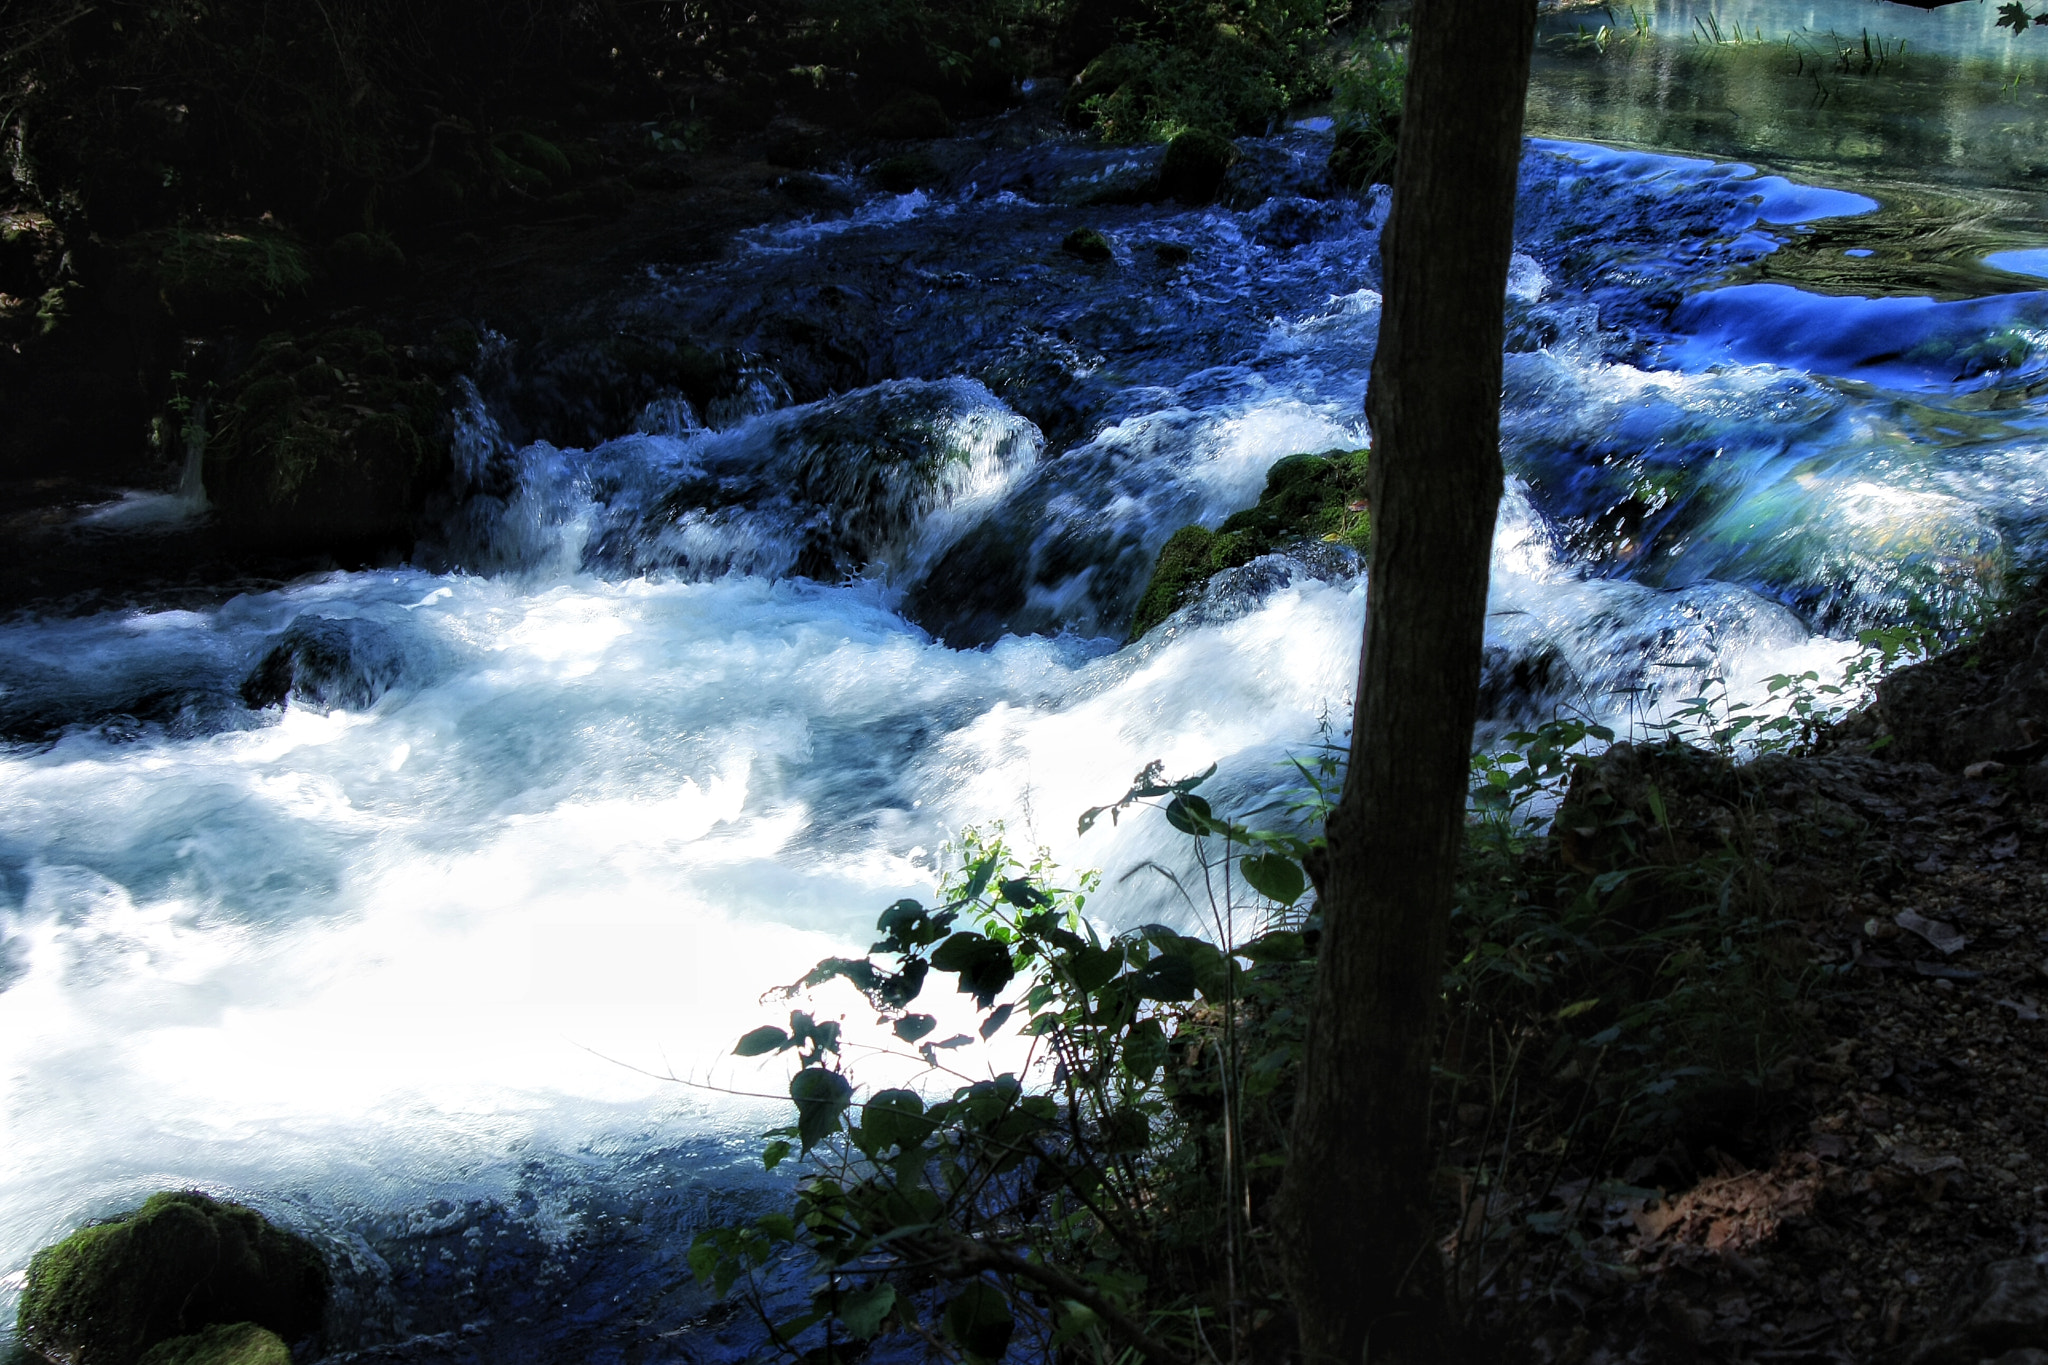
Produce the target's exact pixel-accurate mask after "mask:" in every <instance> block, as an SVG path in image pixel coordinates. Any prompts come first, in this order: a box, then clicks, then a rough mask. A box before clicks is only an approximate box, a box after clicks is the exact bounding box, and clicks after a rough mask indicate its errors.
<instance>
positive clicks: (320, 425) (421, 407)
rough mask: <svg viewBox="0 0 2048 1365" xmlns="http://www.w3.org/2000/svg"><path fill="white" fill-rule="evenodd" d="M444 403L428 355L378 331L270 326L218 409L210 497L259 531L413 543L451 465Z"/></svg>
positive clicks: (267, 536)
mask: <svg viewBox="0 0 2048 1365" xmlns="http://www.w3.org/2000/svg"><path fill="white" fill-rule="evenodd" d="M443 406H444V405H443V402H442V389H441V385H440V384H439V383H437V382H436V381H435V380H434V379H433V378H431V377H430V376H429V375H428V374H427V373H426V368H425V366H424V365H422V364H421V363H419V362H417V361H415V360H414V359H413V358H412V357H411V356H409V355H407V354H406V353H404V352H402V351H399V350H396V349H394V348H393V347H391V346H390V345H388V344H387V343H386V342H385V340H384V338H383V337H382V336H381V335H379V334H378V333H376V332H373V331H370V330H368V329H365V328H336V329H332V330H329V331H325V332H321V333H317V334H315V335H313V336H310V337H305V338H295V337H292V336H289V335H283V334H280V335H277V336H272V337H269V338H267V339H266V340H265V341H264V342H263V343H262V344H261V345H260V346H259V347H258V349H257V355H256V359H255V360H254V362H253V363H252V364H251V365H250V366H249V367H248V369H246V370H244V371H243V372H242V373H241V374H240V375H239V376H237V377H236V378H235V379H234V380H233V381H232V382H231V383H230V384H229V385H228V386H227V387H226V389H225V390H224V391H223V392H222V393H221V395H220V397H219V399H218V400H217V402H216V405H215V407H214V410H213V411H212V413H210V414H209V421H208V427H209V438H208V444H207V449H206V467H205V474H206V491H207V496H208V497H209V498H210V499H212V501H213V503H214V505H215V507H216V508H217V509H218V510H219V512H220V514H221V516H222V517H223V519H224V520H225V521H226V522H227V524H228V526H229V528H230V529H231V530H233V531H235V532H237V533H239V534H242V535H244V536H248V537H252V538H255V539H260V540H272V541H289V542H293V543H295V544H297V545H301V546H316V545H324V546H336V547H340V546H348V545H359V544H362V543H364V542H377V543H387V544H391V543H402V542H407V541H409V537H410V534H411V529H412V521H413V517H414V515H415V513H416V511H417V509H418V507H419V505H420V502H421V500H422V498H423V497H424V495H425V493H426V492H427V490H428V488H429V487H430V486H432V485H433V484H434V483H435V482H436V481H437V480H438V479H440V478H441V477H442V476H443V475H444V474H445V472H446V468H447V460H448V441H447V436H446V432H445V430H444V426H445V423H444V421H443V412H442V408H443Z"/></svg>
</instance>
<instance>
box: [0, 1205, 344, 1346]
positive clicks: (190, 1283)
mask: <svg viewBox="0 0 2048 1365" xmlns="http://www.w3.org/2000/svg"><path fill="white" fill-rule="evenodd" d="M327 1290H328V1272H327V1264H326V1262H325V1261H324V1260H323V1259H322V1258H321V1256H320V1253H319V1252H318V1251H317V1250H315V1249H314V1247H313V1244H312V1243H311V1242H308V1241H307V1240H306V1239H305V1238H303V1237H300V1236H298V1235H297V1234H295V1233H290V1232H286V1231H284V1230H283V1229H281V1228H276V1227H273V1226H271V1225H270V1223H268V1222H267V1221H265V1220H264V1218H263V1216H262V1215H261V1214H259V1213H257V1212H256V1211H255V1210H254V1209H249V1208H244V1207H242V1206H241V1205H239V1204H227V1203H222V1202H220V1201H218V1200H215V1199H212V1198H209V1197H208V1196H206V1195H204V1194H200V1193H198V1192H197V1191H189V1190H188V1191H167V1192H165V1193H162V1194H156V1195H152V1196H150V1198H149V1200H148V1201H147V1202H146V1203H144V1204H143V1205H142V1207H141V1208H139V1209H136V1210H134V1211H132V1212H129V1213H125V1214H122V1215H120V1216H119V1217H117V1218H113V1219H110V1220H109V1221H107V1222H104V1223H95V1224H93V1225H92V1226H90V1227H84V1228H80V1229H79V1230H78V1231H77V1232H74V1233H72V1234H71V1235H70V1236H69V1237H67V1238H65V1239H64V1240H63V1241H61V1242H59V1243H57V1244H56V1245H54V1246H48V1247H44V1248H43V1249H42V1250H41V1251H39V1252H37V1253H36V1255H35V1259H33V1260H32V1261H30V1262H29V1267H28V1281H27V1285H26V1287H25V1288H24V1289H23V1290H22V1296H21V1310H20V1319H19V1332H20V1337H21V1340H22V1342H23V1343H24V1344H25V1345H27V1346H28V1347H29V1348H31V1349H32V1350H34V1351H36V1352H38V1353H40V1354H41V1355H43V1356H45V1357H47V1358H48V1359H50V1360H52V1361H59V1362H63V1365H137V1362H139V1361H141V1360H142V1359H144V1358H145V1353H147V1357H146V1358H147V1359H148V1360H149V1362H150V1365H200V1362H202V1361H203V1362H207V1365H216V1363H218V1365H227V1362H230V1361H232V1362H234V1365H272V1362H274V1361H275V1360H276V1356H275V1355H274V1354H264V1353H262V1347H263V1343H262V1342H261V1340H260V1339H259V1338H256V1337H254V1336H253V1335H252V1334H251V1333H249V1332H248V1331H247V1330H246V1329H248V1328H251V1327H254V1328H256V1329H259V1330H261V1331H263V1332H264V1333H266V1334H273V1333H274V1334H275V1335H274V1336H273V1337H272V1340H277V1339H278V1338H282V1339H283V1340H286V1341H297V1340H300V1339H302V1338H304V1337H308V1336H311V1335H313V1334H314V1333H315V1332H317V1331H318V1330H319V1328H320V1322H321V1315H322V1313H323V1311H324V1310H325V1308H326V1303H327ZM221 1324H236V1325H237V1326H236V1327H234V1328H231V1329H230V1331H229V1332H227V1333H220V1334H215V1335H214V1336H213V1337H212V1338H211V1343H210V1349H211V1350H212V1352H213V1353H211V1354H203V1355H202V1354H197V1353H196V1352H197V1350H198V1343H196V1342H195V1344H194V1346H192V1347H190V1348H179V1349H177V1350H176V1351H173V1352H170V1353H167V1354H166V1353H163V1352H160V1351H153V1350H152V1349H151V1348H152V1347H159V1346H160V1345H161V1344H163V1343H169V1342H171V1341H173V1340H174V1339H178V1338H190V1337H192V1336H193V1334H196V1333H202V1332H204V1330H205V1329H206V1328H209V1327H214V1326H216V1325H221ZM229 1345H234V1346H235V1348H236V1351H237V1353H236V1354H232V1355H230V1354H221V1353H220V1350H219V1348H224V1347H226V1346H229Z"/></svg>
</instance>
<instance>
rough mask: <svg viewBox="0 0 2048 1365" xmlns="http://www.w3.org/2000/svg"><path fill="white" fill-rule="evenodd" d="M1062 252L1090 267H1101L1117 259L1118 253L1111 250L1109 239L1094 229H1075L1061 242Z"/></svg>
mask: <svg viewBox="0 0 2048 1365" xmlns="http://www.w3.org/2000/svg"><path fill="white" fill-rule="evenodd" d="M1060 250H1061V251H1064V252H1066V253H1067V254H1068V255H1069V256H1075V257H1079V258H1080V259H1081V260H1084V261H1087V262H1088V263H1089V264H1090V265H1100V264H1102V263H1103V262H1104V261H1109V260H1113V259H1115V256H1116V253H1115V252H1113V251H1111V250H1110V249H1109V238H1107V237H1105V236H1103V235H1102V234H1101V233H1099V232H1097V231H1096V230H1095V229H1094V228H1075V229H1074V230H1073V231H1072V232H1070V233H1068V234H1067V235H1066V237H1065V239H1063V240H1062V241H1061V242H1060Z"/></svg>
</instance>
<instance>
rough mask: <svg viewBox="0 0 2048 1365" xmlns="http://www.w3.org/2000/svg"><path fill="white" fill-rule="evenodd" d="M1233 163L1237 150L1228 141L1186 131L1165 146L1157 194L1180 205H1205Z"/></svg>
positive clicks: (1200, 130) (1202, 131)
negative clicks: (1180, 203) (1174, 200)
mask: <svg viewBox="0 0 2048 1365" xmlns="http://www.w3.org/2000/svg"><path fill="white" fill-rule="evenodd" d="M1236 160H1237V148H1236V147H1235V146H1233V145H1232V144H1231V141H1230V139H1229V138H1227V137H1219V136H1218V135H1217V134H1215V133H1212V132H1209V131H1208V130H1207V129H1204V128H1190V129H1188V131H1186V132H1184V133H1181V134H1179V135H1178V136H1176V137H1175V138H1174V139H1173V141H1171V142H1169V143H1167V144H1166V159H1165V160H1164V161H1162V162H1161V163H1160V166H1159V191H1160V193H1161V194H1164V195H1167V196H1169V197H1170V198H1174V199H1178V200H1180V201H1181V202H1182V203H1183V204H1206V203H1208V202H1209V201H1210V200H1212V199H1214V198H1215V197H1216V192H1217V191H1218V190H1220V189H1222V188H1223V177H1224V176H1226V175H1228V174H1229V173H1230V167H1231V164H1232V163H1233V162H1235V161H1236Z"/></svg>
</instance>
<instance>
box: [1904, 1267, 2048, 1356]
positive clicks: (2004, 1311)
mask: <svg viewBox="0 0 2048 1365" xmlns="http://www.w3.org/2000/svg"><path fill="white" fill-rule="evenodd" d="M2044 1351H2048V1270H2044V1269H2043V1268H2042V1266H2041V1265H2040V1264H2039V1262H2037V1261H2034V1260H2011V1261H1993V1262H1992V1263H1991V1264H1990V1265H1987V1266H1985V1267H1984V1269H1983V1271H1982V1272H1981V1273H1980V1274H1979V1275H1978V1279H1977V1283H1976V1285H1975V1287H1974V1289H1973V1291H1972V1293H1971V1295H1970V1297H1969V1298H1968V1299H1967V1300H1965V1302H1964V1305H1963V1306H1962V1308H1961V1309H1960V1310H1959V1311H1958V1312H1957V1313H1956V1314H1955V1315H1954V1317H1952V1318H1951V1319H1950V1321H1949V1323H1948V1325H1947V1326H1946V1328H1945V1329H1943V1330H1941V1331H1938V1332H1937V1333H1935V1334H1934V1335H1933V1336H1931V1337H1930V1338H1929V1339H1928V1340H1927V1341H1925V1342H1924V1343H1922V1345H1921V1346H1920V1349H1919V1350H1917V1351H1915V1352H1914V1353H1913V1356H1912V1363H1913V1365H1977V1362H1979V1361H1991V1360H1995V1361H1996V1362H1997V1363H1998V1365H2030V1363H2031V1362H2033V1361H2035V1360H2048V1354H2044Z"/></svg>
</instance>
